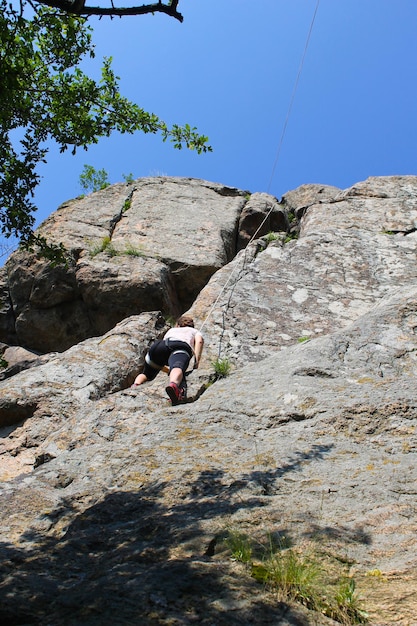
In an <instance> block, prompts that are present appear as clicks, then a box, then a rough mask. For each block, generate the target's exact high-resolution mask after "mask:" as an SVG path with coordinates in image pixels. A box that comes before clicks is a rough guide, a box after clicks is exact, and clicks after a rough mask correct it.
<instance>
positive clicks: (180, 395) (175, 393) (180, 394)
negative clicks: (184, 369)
mask: <svg viewBox="0 0 417 626" xmlns="http://www.w3.org/2000/svg"><path fill="white" fill-rule="evenodd" d="M165 391H166V392H167V394H168V396H169V399H170V400H171V403H172V406H175V405H176V404H179V403H180V402H183V401H184V399H185V392H184V389H181V387H179V386H178V385H177V384H175V383H169V385H168V387H165Z"/></svg>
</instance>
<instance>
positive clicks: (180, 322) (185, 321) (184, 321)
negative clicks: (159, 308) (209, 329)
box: [177, 315, 194, 328]
mask: <svg viewBox="0 0 417 626" xmlns="http://www.w3.org/2000/svg"><path fill="white" fill-rule="evenodd" d="M177 326H180V327H184V326H191V328H194V320H193V318H192V317H190V316H189V315H181V317H179V318H178V319H177Z"/></svg>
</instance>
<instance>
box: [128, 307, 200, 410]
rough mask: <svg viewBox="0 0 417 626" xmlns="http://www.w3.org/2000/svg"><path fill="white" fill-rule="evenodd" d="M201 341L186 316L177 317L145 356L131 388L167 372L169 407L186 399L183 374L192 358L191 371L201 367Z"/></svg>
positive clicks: (190, 320)
mask: <svg viewBox="0 0 417 626" xmlns="http://www.w3.org/2000/svg"><path fill="white" fill-rule="evenodd" d="M203 347H204V339H203V336H202V334H201V333H200V332H199V331H198V330H196V329H195V328H194V320H193V318H192V317H190V316H189V315H182V316H181V317H180V318H178V320H177V322H176V324H175V326H174V327H173V328H170V329H169V330H168V332H166V333H165V335H164V338H163V339H158V340H157V341H155V342H154V343H153V344H152V346H151V347H150V349H149V352H148V353H147V354H146V356H145V366H144V369H143V372H142V373H141V374H139V375H138V376H137V377H136V379H135V382H134V383H133V385H132V388H135V387H138V386H139V385H142V384H143V383H146V382H147V381H150V380H154V378H155V377H156V375H157V374H158V372H159V371H161V370H162V371H164V372H167V373H169V384H168V386H167V387H165V391H166V392H167V394H168V396H169V399H170V400H171V403H172V405H176V404H179V403H180V402H184V401H185V399H186V386H185V372H186V370H187V368H188V365H189V363H190V361H191V358H192V357H194V369H197V368H198V366H199V364H200V359H201V354H202V352H203Z"/></svg>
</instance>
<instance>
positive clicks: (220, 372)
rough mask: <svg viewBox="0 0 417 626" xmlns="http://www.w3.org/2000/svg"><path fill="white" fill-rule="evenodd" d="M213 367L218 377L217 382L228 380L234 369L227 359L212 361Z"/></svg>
mask: <svg viewBox="0 0 417 626" xmlns="http://www.w3.org/2000/svg"><path fill="white" fill-rule="evenodd" d="M212 365H213V367H214V373H215V375H216V380H219V379H220V378H226V377H227V376H229V374H230V371H231V369H232V364H231V363H230V361H229V359H228V358H227V357H223V358H220V357H219V358H218V359H215V360H214V361H212Z"/></svg>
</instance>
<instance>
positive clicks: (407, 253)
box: [0, 177, 417, 626]
mask: <svg viewBox="0 0 417 626" xmlns="http://www.w3.org/2000/svg"><path fill="white" fill-rule="evenodd" d="M320 189H322V188H321V187H320V186H305V187H304V188H302V189H300V190H295V192H290V194H286V197H287V199H286V200H285V201H284V200H283V201H282V202H281V203H279V205H278V203H277V205H278V206H277V207H276V208H277V212H278V213H279V211H281V209H282V210H284V215H287V216H288V214H289V213H293V214H296V212H297V210H296V209H297V206H296V205H297V203H298V207H299V208H300V211H299V214H300V217H299V225H298V226H299V233H300V235H299V238H298V239H295V240H292V241H290V242H286V241H285V240H286V234H285V233H281V234H279V238H278V239H277V240H276V241H272V242H271V241H269V239H270V238H269V237H268V236H266V235H265V236H263V237H261V238H260V239H257V240H256V241H254V242H253V243H251V245H250V246H248V247H247V248H246V249H245V250H241V251H240V252H238V254H237V255H236V257H235V258H234V260H233V261H231V262H230V263H228V264H226V265H225V266H224V267H221V268H220V269H218V270H217V271H216V273H215V274H214V276H213V277H212V278H211V280H210V281H209V282H208V284H207V286H206V287H204V288H203V289H202V291H201V293H200V294H199V295H198V297H197V298H196V300H195V302H194V303H193V304H192V306H191V307H190V310H191V311H192V313H193V315H194V317H195V319H196V321H197V323H198V325H199V327H201V328H202V331H203V334H204V335H205V338H206V348H205V352H204V357H203V360H202V363H201V369H198V370H195V371H192V372H190V373H189V375H188V377H187V378H188V388H189V399H190V402H188V403H186V404H183V405H179V406H177V407H171V406H170V405H169V403H168V401H167V396H166V394H165V391H164V387H165V382H166V376H165V375H163V374H159V375H158V377H157V378H156V380H155V381H154V382H153V383H152V384H148V385H144V386H141V387H139V388H137V389H135V390H132V389H130V383H131V382H132V380H133V377H134V376H135V374H136V373H137V372H138V371H139V370H140V368H141V366H142V364H143V354H144V352H145V350H146V348H147V346H148V345H149V343H150V341H152V340H153V339H154V338H155V337H156V336H157V334H158V333H159V332H160V333H162V332H164V326H163V320H162V319H161V318H160V316H159V313H158V312H157V311H154V312H149V313H143V314H141V315H138V316H134V317H128V318H126V319H125V320H124V321H123V322H121V323H119V324H118V325H117V326H115V328H114V329H113V330H111V331H109V332H106V333H105V334H102V335H101V336H99V337H94V338H90V339H87V340H85V341H83V342H81V343H79V344H77V345H76V346H73V347H72V348H70V349H69V350H67V351H66V352H64V353H62V354H52V355H45V357H46V359H47V362H44V363H43V364H41V365H36V366H34V367H31V368H30V369H28V370H26V371H21V372H19V373H17V374H16V375H14V376H12V377H10V378H8V379H6V380H3V381H2V382H0V408H1V413H0V415H1V419H2V424H3V427H2V428H1V430H0V436H1V438H0V442H1V443H0V458H1V460H2V463H1V466H0V472H1V478H2V482H1V484H0V502H1V505H0V506H1V512H2V517H1V519H2V522H1V526H2V537H3V540H2V545H1V546H0V555H1V557H2V558H1V559H0V572H1V574H2V578H3V583H2V592H3V596H4V601H3V603H2V608H1V609H0V617H1V618H2V619H3V621H5V623H27V624H38V623H40V622H43V623H44V622H45V623H51V624H52V623H53V624H54V625H55V624H56V625H57V626H59V625H60V624H62V625H64V624H65V625H69V624H74V625H75V624H77V625H78V624H85V625H88V626H95V625H96V624H105V623H118V624H132V623H143V624H161V623H178V624H184V625H187V624H193V623H199V624H200V623H201V624H205V625H206V626H209V625H211V624H219V625H225V626H226V625H229V624H236V625H237V624H279V625H281V626H284V625H288V626H296V625H300V624H303V625H304V624H306V625H307V624H322V625H323V626H324V625H325V624H332V623H334V622H332V621H331V620H329V619H327V618H326V617H324V616H323V615H320V614H318V613H317V612H314V611H309V610H307V609H305V608H303V607H301V606H300V607H299V608H297V607H296V605H294V604H292V603H288V602H287V601H282V602H278V601H277V596H276V594H275V593H274V592H272V591H270V590H269V589H268V588H267V587H264V586H262V585H259V584H258V583H256V582H255V580H254V579H252V578H251V577H250V572H249V571H248V569H247V568H245V566H244V565H242V564H239V563H236V562H234V561H233V560H231V558H230V550H229V549H228V548H227V545H226V544H225V542H224V538H225V536H227V534H228V533H229V532H230V531H235V532H239V533H245V534H247V535H248V536H249V537H252V538H254V539H255V541H256V542H259V543H258V544H257V545H259V544H260V543H262V542H265V541H266V542H268V541H269V542H271V541H277V542H278V543H280V545H295V546H296V547H300V549H302V550H304V551H305V552H306V553H308V550H310V549H312V548H313V547H314V548H315V549H316V550H318V551H319V552H320V554H321V555H322V557H323V558H330V559H333V561H332V562H338V563H341V562H342V563H344V564H345V567H346V570H345V571H346V574H347V575H349V576H352V577H353V578H354V580H355V581H356V585H357V590H358V592H359V593H360V595H361V597H362V599H363V603H364V606H365V609H366V610H367V612H368V613H369V623H370V624H373V625H374V626H382V625H383V626H388V625H391V624H394V623H396V624H400V625H401V626H410V625H411V624H413V623H414V621H415V615H416V614H417V605H416V600H415V594H414V593H413V591H414V589H416V588H417V579H416V573H415V572H416V571H417V570H416V566H417V550H416V547H417V546H416V533H417V511H416V484H417V482H416V481H417V473H416V472H417V470H416V467H417V464H416V462H415V457H416V453H417V437H416V432H417V431H416V419H417V400H416V394H415V378H416V354H417V281H416V269H415V253H416V238H415V231H414V228H415V226H414V224H415V220H416V215H415V212H416V210H417V204H416V202H415V198H416V197H417V193H416V191H417V179H416V178H415V177H386V178H372V179H369V180H368V181H364V182H363V183H359V184H358V185H355V186H354V187H352V188H351V189H349V190H336V189H334V188H323V191H320ZM115 193H116V191H115ZM226 197H230V196H226ZM239 197H243V196H239ZM297 198H298V199H297ZM255 199H256V198H255ZM259 201H260V203H261V204H262V203H264V204H263V206H264V207H265V206H266V203H267V202H269V201H270V199H269V198H263V197H262V198H259ZM271 202H272V201H271ZM290 205H291V206H292V208H291V211H290V209H289V207H290ZM249 208H250V207H249ZM264 214H265V213H264ZM62 215H65V212H63V213H62ZM240 215H241V217H242V222H241V226H242V225H243V224H244V223H245V219H246V218H245V215H244V210H243V212H241V214H240ZM239 219H240V218H239ZM249 222H250V220H249ZM238 223H239V222H238V221H235V225H236V230H235V235H236V239H237V240H238V234H237V233H238V230H239V229H240V227H238ZM249 228H250V227H249V226H245V227H243V226H242V229H241V232H247V233H249ZM245 229H246V230H245ZM248 237H249V238H250V235H248ZM147 245H148V244H147ZM197 247H198V246H197ZM150 249H151V244H149V250H150ZM149 250H148V253H149ZM83 254H84V253H83V252H81V253H80V256H79V260H78V261H77V263H78V262H79V263H80V265H81V264H82V263H83V262H84V261H83V259H84V256H83ZM149 258H150V253H149V254H148V256H147V257H146V259H147V260H148V259H149ZM102 262H103V264H101V263H102ZM106 262H107V261H106ZM164 263H165V261H164ZM167 266H168V265H167ZM92 267H93V266H92V265H89V271H90V272H91V273H90V277H91V280H92V281H93V280H94V275H95V272H94V271H93V270H91V268H92ZM96 267H97V271H98V272H101V271H103V272H105V267H106V265H105V262H104V260H103V261H102V260H100V264H98V265H97V266H96ZM22 276H26V274H25V273H22ZM230 276H231V277H232V278H230ZM89 282H90V278H89V279H88V280H87V279H86V280H85V283H84V285H83V288H84V286H85V289H88V285H89ZM79 284H81V283H77V285H79ZM32 286H33V285H32ZM31 289H32V288H31ZM175 291H177V290H176V288H175ZM109 297H110V296H109ZM103 303H104V300H103V301H100V304H99V308H100V309H101V308H102V307H103ZM300 338H302V339H303V341H298V339H300ZM2 349H3V350H4V349H5V348H4V346H3V348H2ZM219 354H220V355H221V356H224V355H226V356H228V357H230V359H231V360H232V361H233V365H234V368H233V371H232V374H231V375H230V376H229V377H227V378H225V379H222V380H218V381H216V382H214V383H213V370H212V367H211V364H210V362H211V360H212V359H214V358H216V357H217V356H219ZM17 362H19V361H17ZM210 383H212V384H210ZM19 411H20V413H19ZM28 418H30V419H28ZM16 420H20V421H16ZM12 422H14V423H12ZM115 616H117V618H116V617H115Z"/></svg>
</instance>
